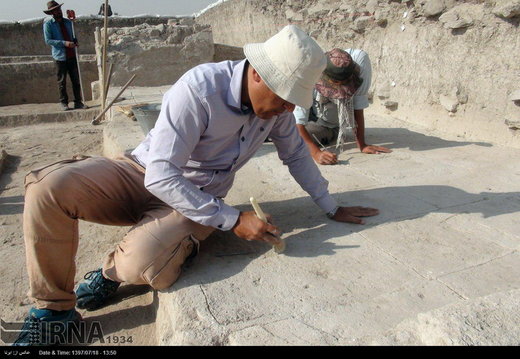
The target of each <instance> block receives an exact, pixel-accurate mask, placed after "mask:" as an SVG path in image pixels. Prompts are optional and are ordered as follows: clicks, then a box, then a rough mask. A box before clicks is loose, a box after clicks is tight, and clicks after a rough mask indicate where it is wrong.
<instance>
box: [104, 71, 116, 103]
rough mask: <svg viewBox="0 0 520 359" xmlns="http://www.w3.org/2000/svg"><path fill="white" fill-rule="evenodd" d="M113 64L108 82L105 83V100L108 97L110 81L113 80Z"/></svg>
mask: <svg viewBox="0 0 520 359" xmlns="http://www.w3.org/2000/svg"><path fill="white" fill-rule="evenodd" d="M113 65H114V64H113V63H110V68H109V69H108V77H107V81H106V82H105V85H104V86H103V91H104V94H105V99H106V98H107V97H108V89H109V88H110V81H111V80H112V67H113Z"/></svg>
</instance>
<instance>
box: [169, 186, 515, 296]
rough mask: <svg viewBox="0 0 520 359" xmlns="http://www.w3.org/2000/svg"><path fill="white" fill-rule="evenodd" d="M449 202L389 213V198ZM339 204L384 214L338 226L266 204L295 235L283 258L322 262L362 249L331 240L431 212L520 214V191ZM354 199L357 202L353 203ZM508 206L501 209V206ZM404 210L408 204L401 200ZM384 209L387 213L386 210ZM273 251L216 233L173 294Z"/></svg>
mask: <svg viewBox="0 0 520 359" xmlns="http://www.w3.org/2000/svg"><path fill="white" fill-rule="evenodd" d="M439 193H441V194H442V195H443V196H446V197H449V198H450V199H451V200H456V201H458V204H457V205H454V206H450V207H446V208H439V207H436V206H433V205H429V204H427V203H426V202H424V203H425V206H424V207H421V208H422V211H416V212H413V211H409V212H406V211H402V210H400V209H399V208H394V210H392V209H389V208H391V207H392V206H397V205H398V204H396V203H393V204H389V203H386V205H384V202H385V201H386V202H388V200H387V198H388V197H390V196H391V197H392V198H396V197H403V198H412V197H414V198H423V199H428V198H429V197H431V196H433V195H437V196H438V195H439ZM335 197H336V198H337V199H338V202H339V203H351V205H361V206H372V207H376V208H380V209H381V213H380V214H379V215H378V216H375V217H370V218H367V219H366V222H367V224H365V225H355V224H350V223H339V222H335V221H331V220H329V219H327V218H326V217H325V216H324V215H323V213H322V212H321V210H320V209H319V208H318V207H316V205H315V204H314V203H313V202H312V200H311V199H310V198H309V197H300V198H295V199H290V200H282V201H272V202H263V203H262V208H263V209H264V211H265V212H267V213H269V214H271V215H272V217H273V219H274V220H275V221H276V224H277V225H278V226H279V227H280V228H281V229H282V230H283V231H284V232H285V233H292V232H296V233H294V234H290V235H286V236H284V239H285V241H286V243H287V249H286V251H285V252H284V255H285V256H289V257H318V256H324V255H326V256H329V255H334V254H336V252H337V251H339V250H345V249H353V248H357V247H359V245H338V244H337V243H333V241H330V240H331V239H333V238H338V237H342V236H346V235H348V234H350V233H358V232H362V231H363V230H365V229H368V228H372V227H375V226H378V225H381V224H384V223H392V222H400V221H404V220H408V219H412V218H413V219H415V218H421V217H424V216H426V215H428V214H430V213H448V214H450V213H452V214H457V213H480V214H481V215H482V216H483V217H484V218H487V217H493V216H498V215H502V214H508V213H515V212H520V201H519V200H520V192H505V193H489V192H482V193H476V194H475V193H468V192H466V191H463V190H460V189H458V188H454V187H450V186H441V185H439V186H436V185H431V186H404V187H386V188H375V189H366V190H359V191H352V192H343V193H340V194H336V195H335ZM353 198H354V200H353ZM504 200H506V201H508V205H501V203H503V201H504ZM399 203H401V206H403V207H404V206H408V204H409V203H408V202H407V201H406V200H405V201H401V202H399ZM236 208H237V209H239V210H242V211H250V210H251V207H250V206H249V205H240V206H236ZM385 208H386V209H385ZM270 250H271V247H270V246H269V245H267V244H266V243H264V242H258V241H251V242H249V241H245V240H242V239H240V238H238V237H236V236H235V235H234V233H233V232H231V231H228V232H219V231H216V232H214V233H213V234H212V235H211V236H210V237H209V238H208V239H206V240H205V241H203V242H202V243H201V250H200V253H199V255H198V256H197V257H196V259H195V261H194V263H193V264H192V265H190V266H188V267H187V268H186V269H187V272H188V273H189V276H188V278H187V280H183V281H182V283H181V284H175V285H174V287H173V290H176V289H179V288H182V287H186V286H192V285H201V284H206V283H212V282H218V281H220V280H224V279H226V278H229V277H231V276H234V275H236V274H237V273H239V272H241V271H242V270H243V269H244V268H245V267H247V266H248V265H249V264H250V263H251V262H252V261H253V260H255V259H257V258H259V257H261V256H263V255H264V254H266V253H267V252H268V251H270Z"/></svg>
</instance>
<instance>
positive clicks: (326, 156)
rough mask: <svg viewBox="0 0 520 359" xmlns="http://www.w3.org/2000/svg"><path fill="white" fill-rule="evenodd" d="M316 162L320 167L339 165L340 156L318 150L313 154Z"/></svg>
mask: <svg viewBox="0 0 520 359" xmlns="http://www.w3.org/2000/svg"><path fill="white" fill-rule="evenodd" d="M312 158H313V159H314V161H316V162H317V163H319V164H320V165H335V164H336V163H338V156H336V154H335V153H332V152H329V151H327V150H318V151H315V152H314V153H313V154H312Z"/></svg>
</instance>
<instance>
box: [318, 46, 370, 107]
mask: <svg viewBox="0 0 520 359" xmlns="http://www.w3.org/2000/svg"><path fill="white" fill-rule="evenodd" d="M325 55H327V67H326V68H325V70H324V71H323V74H322V75H321V78H320V80H319V81H318V83H317V84H316V90H318V91H319V93H320V94H321V95H323V96H325V97H328V98H335V99H349V98H351V97H352V96H353V95H354V94H355V93H356V91H357V89H358V88H359V86H361V84H362V82H363V79H362V78H361V77H360V71H361V69H360V67H359V65H358V64H356V62H354V60H352V57H351V56H350V54H349V53H348V52H346V51H343V50H341V49H332V50H330V51H329V52H327V53H326V54H325Z"/></svg>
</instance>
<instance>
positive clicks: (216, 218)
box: [132, 60, 336, 230]
mask: <svg viewBox="0 0 520 359" xmlns="http://www.w3.org/2000/svg"><path fill="white" fill-rule="evenodd" d="M245 64H246V60H242V61H223V62H220V63H216V64H215V63H211V64H203V65H199V66H197V67H195V68H193V69H191V70H190V71H188V72H187V73H185V74H184V75H183V76H182V77H181V78H180V79H179V80H178V81H177V82H176V83H175V84H174V85H173V87H171V88H170V90H168V92H166V94H165V95H164V97H163V102H162V106H161V112H160V114H159V118H158V120H157V123H156V125H155V127H154V128H153V129H152V130H151V131H150V132H149V133H148V135H147V136H146V138H145V139H144V140H143V142H142V143H141V144H140V145H139V146H138V147H137V148H136V149H135V150H134V151H133V152H132V155H133V156H134V158H135V159H136V160H137V161H138V162H139V163H141V164H142V165H143V166H144V167H146V174H145V186H146V188H147V189H148V190H149V191H150V192H151V193H152V194H153V195H155V196H156V197H157V198H159V199H161V200H162V201H163V202H165V203H167V204H168V205H170V206H171V207H172V208H174V209H176V210H177V211H179V212H180V213H182V214H183V215H184V216H186V217H188V218H190V219H191V220H193V221H195V222H197V223H200V224H203V225H206V226H212V227H215V228H219V229H222V230H229V229H231V228H232V227H233V226H234V225H235V223H236V221H237V219H238V216H239V214H240V212H239V211H238V210H237V209H235V208H233V207H231V206H229V205H227V204H225V203H224V202H223V200H222V198H223V197H225V196H226V194H227V193H228V191H229V190H230V189H231V186H232V184H233V180H234V177H235V174H236V172H237V171H238V170H239V169H240V168H242V167H243V166H244V165H245V164H246V162H247V161H248V160H249V159H250V158H251V157H253V155H254V154H255V153H256V151H257V150H258V149H259V148H260V147H261V146H262V144H263V142H264V140H265V139H266V138H267V137H268V136H269V138H270V139H271V140H272V141H273V143H274V145H275V146H276V149H277V151H278V157H279V158H280V159H281V160H282V161H283V163H284V164H285V165H287V166H288V167H289V171H290V173H291V175H292V176H293V177H294V178H295V179H296V181H297V182H298V183H299V184H300V186H301V187H302V188H303V189H304V190H305V191H307V192H308V193H309V194H310V195H311V197H312V199H313V200H314V201H315V203H316V204H317V205H318V206H319V207H321V208H322V209H323V210H324V211H325V212H330V211H332V210H333V209H334V208H335V207H336V202H335V201H334V199H333V198H332V197H331V196H330V194H329V192H328V189H327V187H328V182H327V180H325V179H324V178H323V177H322V175H321V173H320V171H319V169H318V167H317V166H316V164H315V163H314V160H313V159H312V157H311V156H310V154H309V151H308V149H307V146H306V145H305V143H304V142H303V140H302V138H301V137H300V135H299V133H298V131H297V129H296V126H294V116H293V114H292V113H290V112H284V113H283V114H281V115H279V116H275V117H273V118H272V119H269V120H263V119H260V118H258V117H257V116H256V115H255V114H254V113H253V112H252V111H251V110H250V109H248V108H244V107H243V106H242V104H241V103H242V99H241V93H242V77H243V74H244V69H245Z"/></svg>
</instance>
